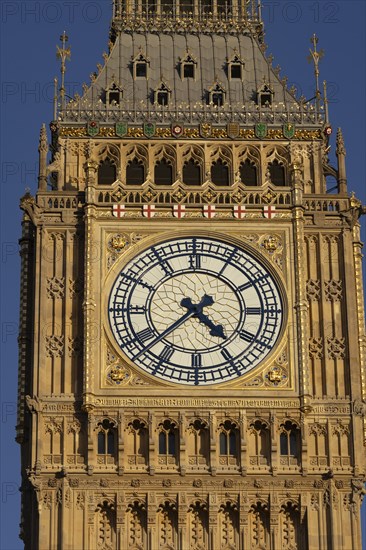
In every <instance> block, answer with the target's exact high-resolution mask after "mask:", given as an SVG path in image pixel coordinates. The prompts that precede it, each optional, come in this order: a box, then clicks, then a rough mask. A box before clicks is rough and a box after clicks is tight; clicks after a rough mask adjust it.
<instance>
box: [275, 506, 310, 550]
mask: <svg viewBox="0 0 366 550" xmlns="http://www.w3.org/2000/svg"><path fill="white" fill-rule="evenodd" d="M306 531H307V529H304V528H301V518H300V510H299V505H298V503H297V502H294V501H292V500H288V501H286V502H284V503H283V504H282V505H281V508H280V514H279V533H280V537H281V541H280V546H281V548H283V550H293V549H303V548H304V549H306V548H307V544H306Z"/></svg>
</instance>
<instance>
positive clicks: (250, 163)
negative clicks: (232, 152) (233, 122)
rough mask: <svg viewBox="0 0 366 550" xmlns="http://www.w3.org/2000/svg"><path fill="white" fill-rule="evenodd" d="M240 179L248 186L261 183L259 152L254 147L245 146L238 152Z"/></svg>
mask: <svg viewBox="0 0 366 550" xmlns="http://www.w3.org/2000/svg"><path fill="white" fill-rule="evenodd" d="M238 164H239V168H238V170H239V176H240V181H241V182H242V183H243V184H244V185H246V186H248V187H256V186H259V185H261V179H260V154H259V151H258V150H257V149H255V148H254V147H245V149H243V150H242V151H240V152H239V154H238Z"/></svg>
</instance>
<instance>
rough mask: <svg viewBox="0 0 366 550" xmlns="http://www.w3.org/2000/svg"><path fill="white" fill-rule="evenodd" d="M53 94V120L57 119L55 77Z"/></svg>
mask: <svg viewBox="0 0 366 550" xmlns="http://www.w3.org/2000/svg"><path fill="white" fill-rule="evenodd" d="M53 84H54V93H53V120H56V119H57V101H58V89H57V87H58V80H57V77H56V76H55V78H54V79H53Z"/></svg>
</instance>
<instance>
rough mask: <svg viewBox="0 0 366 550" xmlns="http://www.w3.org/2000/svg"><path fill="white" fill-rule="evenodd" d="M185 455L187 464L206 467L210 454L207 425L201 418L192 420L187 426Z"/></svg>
mask: <svg viewBox="0 0 366 550" xmlns="http://www.w3.org/2000/svg"><path fill="white" fill-rule="evenodd" d="M187 435H188V437H187V453H188V464H189V465H190V466H194V467H199V466H207V465H208V463H209V453H210V434H209V428H208V424H207V422H206V421H205V420H202V419H201V418H195V419H192V420H191V421H190V422H189V425H188V434H187Z"/></svg>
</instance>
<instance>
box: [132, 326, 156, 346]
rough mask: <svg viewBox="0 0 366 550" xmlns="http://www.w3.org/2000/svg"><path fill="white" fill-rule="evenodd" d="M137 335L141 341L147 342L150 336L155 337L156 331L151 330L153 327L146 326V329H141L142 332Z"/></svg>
mask: <svg viewBox="0 0 366 550" xmlns="http://www.w3.org/2000/svg"><path fill="white" fill-rule="evenodd" d="M136 336H137V338H138V339H139V340H140V341H141V342H145V341H146V340H150V338H153V336H154V333H153V331H152V330H151V328H149V327H148V328H144V330H141V331H140V332H138V333H137V334H136Z"/></svg>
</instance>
